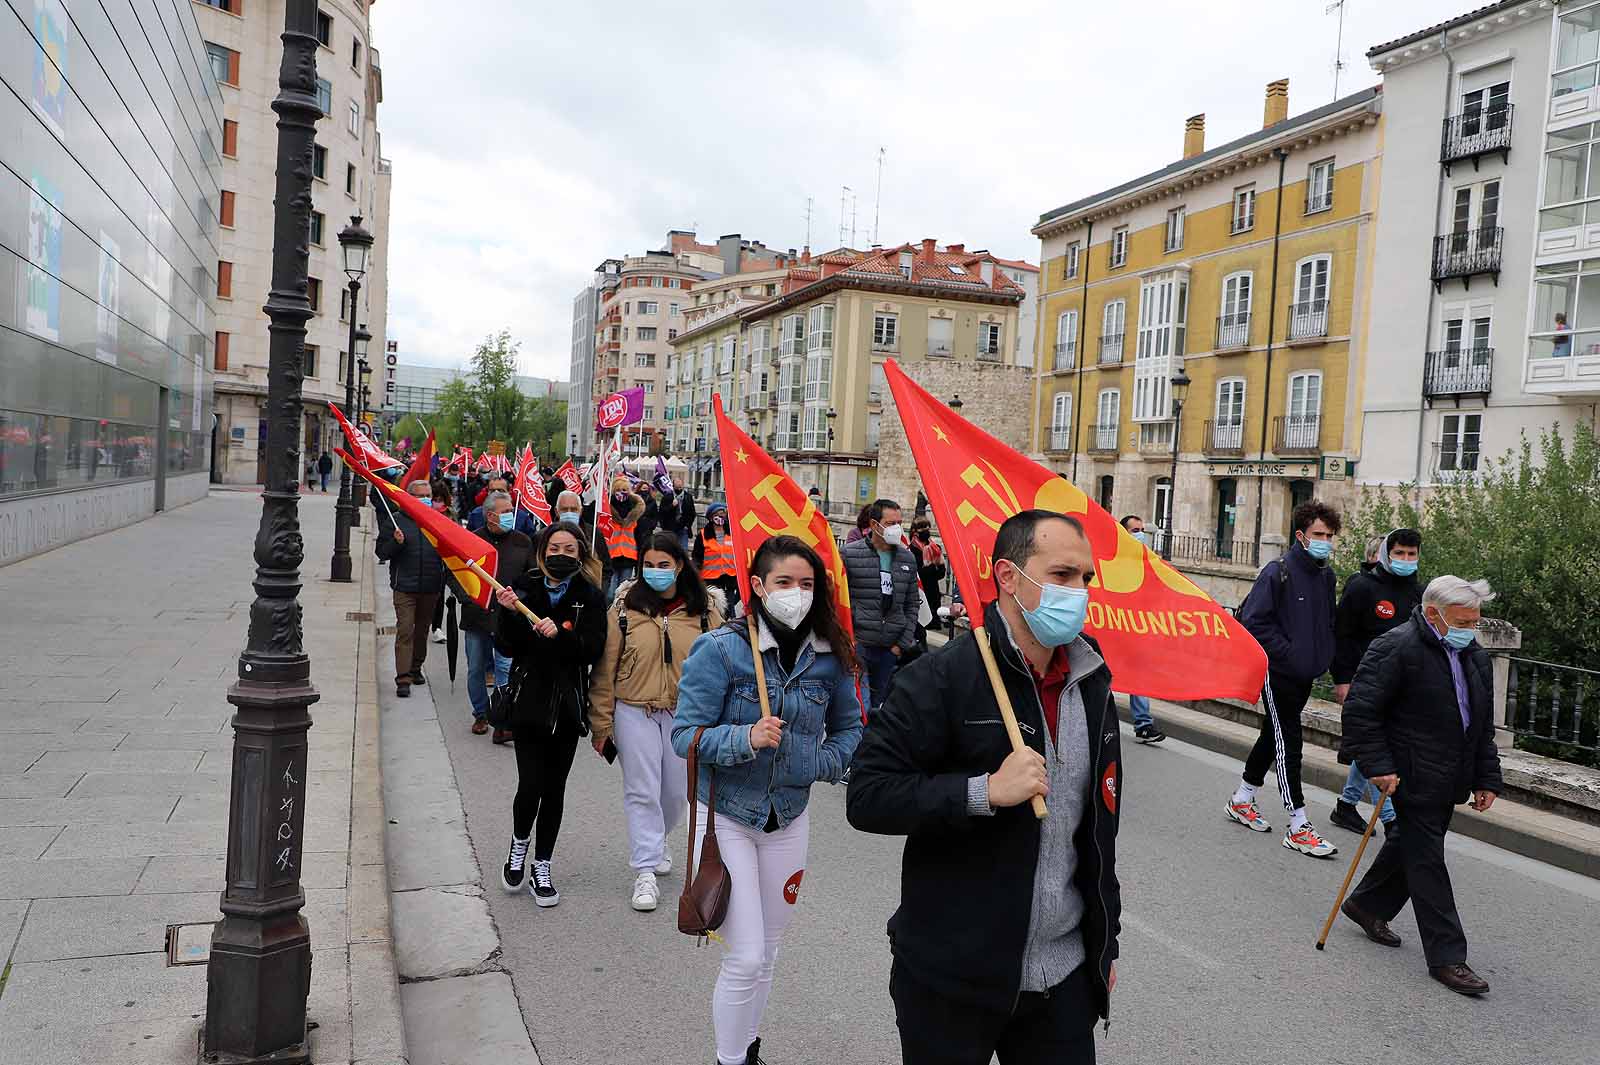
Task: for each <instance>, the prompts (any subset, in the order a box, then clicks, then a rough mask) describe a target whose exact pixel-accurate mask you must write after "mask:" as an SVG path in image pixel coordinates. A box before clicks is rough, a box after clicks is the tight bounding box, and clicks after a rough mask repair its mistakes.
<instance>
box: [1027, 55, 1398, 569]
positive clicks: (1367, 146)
mask: <svg viewBox="0 0 1600 1065" xmlns="http://www.w3.org/2000/svg"><path fill="white" fill-rule="evenodd" d="M1380 104H1381V97H1380V95H1379V94H1378V92H1377V90H1376V89H1367V90H1364V91H1362V92H1359V93H1355V94H1353V95H1351V96H1347V97H1345V98H1343V99H1341V100H1338V101H1335V102H1334V103H1332V104H1329V105H1327V106H1325V107H1321V108H1318V109H1316V110H1314V111H1310V112H1307V113H1305V114H1302V115H1298V116H1295V117H1293V118H1290V117H1289V116H1288V83H1287V82H1286V81H1279V82H1274V83H1272V84H1271V85H1269V86H1268V87H1267V95H1266V101H1265V107H1264V113H1263V126H1262V128H1261V129H1260V130H1258V131H1256V132H1254V133H1251V134H1248V135H1246V136H1244V137H1240V138H1238V139H1236V140H1233V141H1230V142H1228V143H1226V144H1223V145H1221V146H1220V147H1217V148H1212V149H1209V150H1207V149H1206V148H1205V144H1204V138H1205V116H1204V115H1196V116H1194V117H1193V118H1191V119H1189V120H1188V123H1187V126H1186V129H1185V137H1184V157H1183V158H1182V159H1180V160H1179V161H1177V162H1175V163H1173V164H1171V165H1169V166H1167V167H1164V168H1163V169H1161V170H1158V171H1156V172H1154V173H1151V174H1146V175H1144V176H1142V177H1138V178H1135V179H1133V180H1132V181H1129V182H1126V183H1124V184H1122V185H1119V186H1117V187H1115V188H1112V189H1108V190H1106V191H1104V192H1100V193H1096V194H1094V195H1092V196H1088V197H1086V198H1084V199H1081V200H1078V201H1076V202H1074V203H1071V204H1068V205H1067V206H1065V207H1061V208H1058V209H1056V210H1054V211H1051V212H1049V213H1047V214H1045V215H1044V216H1042V217H1041V218H1040V220H1039V222H1038V224H1037V225H1036V226H1035V227H1034V229H1033V232H1034V234H1035V235H1037V236H1038V237H1039V238H1040V241H1041V265H1042V267H1043V272H1042V275H1041V276H1042V278H1043V280H1042V281H1041V295H1040V314H1039V344H1038V350H1039V359H1038V365H1037V366H1036V377H1035V382H1036V384H1035V396H1034V408H1033V419H1034V434H1033V439H1034V444H1035V447H1036V448H1037V449H1038V450H1039V451H1040V452H1042V453H1043V455H1044V457H1045V461H1046V462H1047V463H1048V464H1049V465H1050V466H1051V468H1053V469H1055V470H1057V471H1059V472H1060V473H1061V474H1062V475H1064V476H1066V477H1068V478H1069V479H1071V480H1072V481H1073V482H1074V483H1075V484H1077V485H1078V487H1079V488H1081V489H1083V490H1084V491H1085V492H1086V493H1088V494H1089V495H1090V497H1091V498H1094V499H1096V500H1097V501H1099V503H1100V504H1101V506H1103V507H1105V508H1107V509H1108V510H1110V511H1112V512H1113V513H1115V514H1118V515H1119V516H1120V515H1122V514H1125V513H1136V514H1139V515H1141V516H1143V517H1144V518H1145V519H1146V521H1147V522H1148V523H1149V524H1150V525H1151V526H1153V527H1156V528H1158V529H1160V530H1162V531H1163V532H1164V533H1165V534H1167V535H1170V536H1171V537H1172V539H1171V542H1170V544H1169V545H1167V546H1169V547H1170V548H1171V549H1172V551H1173V554H1174V557H1175V558H1177V559H1179V560H1182V561H1190V562H1202V563H1222V564H1227V563H1235V564H1239V565H1255V564H1256V563H1257V561H1258V557H1259V556H1258V551H1257V548H1258V546H1259V545H1267V546H1268V547H1270V546H1271V545H1281V544H1283V543H1284V542H1285V540H1286V539H1287V537H1288V535H1289V514H1290V511H1291V510H1292V508H1293V506H1294V504H1296V503H1297V502H1300V501H1301V500H1304V499H1307V498H1310V497H1312V496H1321V497H1324V498H1330V497H1331V498H1333V499H1335V500H1338V499H1340V498H1341V497H1342V496H1343V495H1344V494H1345V488H1346V485H1347V478H1348V476H1349V469H1350V464H1351V462H1352V460H1353V459H1354V457H1355V455H1356V448H1357V446H1358V443H1359V437H1358V430H1359V425H1360V399H1361V378H1362V351H1361V346H1360V342H1359V338H1360V337H1362V336H1363V335H1364V330H1365V324H1364V323H1365V319H1366V307H1365V305H1364V300H1363V298H1362V295H1361V294H1362V293H1364V292H1366V291H1367V289H1368V278H1369V276H1370V273H1371V269H1372V265H1371V258H1372V244H1373V242H1372V216H1373V212H1374V210H1375V208H1376V201H1377V193H1378V186H1377V167H1376V165H1375V164H1376V160H1377V158H1378V153H1379V150H1380V142H1379V128H1378V127H1379V109H1380ZM1179 372H1182V373H1184V374H1186V375H1187V378H1188V381H1189V384H1188V386H1187V390H1186V393H1185V395H1184V396H1182V397H1181V418H1179V419H1177V421H1178V422H1181V428H1180V430H1179V432H1178V435H1177V439H1176V444H1175V443H1174V425H1175V419H1174V413H1175V411H1174V405H1173V386H1172V379H1173V378H1174V376H1175V375H1176V374H1178V373H1179ZM1174 469H1175V470H1176V487H1177V491H1176V495H1174V494H1173V484H1174ZM1169 509H1170V510H1171V511H1172V515H1173V516H1172V519H1171V521H1170V522H1169V521H1168V511H1169Z"/></svg>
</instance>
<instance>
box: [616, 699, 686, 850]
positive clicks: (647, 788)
mask: <svg viewBox="0 0 1600 1065" xmlns="http://www.w3.org/2000/svg"><path fill="white" fill-rule="evenodd" d="M612 729H613V730H614V731H615V733H616V741H617V758H618V760H619V761H621V762H622V809H623V812H624V813H626V814H627V815H628V851H629V856H628V860H629V863H630V864H631V865H632V866H633V868H634V870H635V871H636V872H640V873H642V872H644V871H645V870H646V869H654V868H655V867H656V866H657V865H659V864H660V863H661V859H662V857H663V856H664V855H665V854H666V851H665V849H664V848H665V847H666V842H667V833H669V832H671V831H672V830H673V829H675V828H677V827H678V826H679V825H681V824H683V815H684V814H685V813H686V812H687V807H686V805H685V796H686V795H687V794H688V788H689V764H688V763H687V762H685V761H684V760H683V759H682V758H679V757H678V755H677V752H676V751H674V750H673V749H672V715H671V714H670V713H668V712H667V711H665V710H658V711H657V712H655V713H653V714H647V713H645V712H644V711H643V710H641V709H639V708H638V707H637V706H634V705H633V704H632V703H624V702H621V701H619V702H618V703H617V710H616V716H615V719H614V721H613V722H612Z"/></svg>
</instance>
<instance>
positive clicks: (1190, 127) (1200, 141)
mask: <svg viewBox="0 0 1600 1065" xmlns="http://www.w3.org/2000/svg"><path fill="white" fill-rule="evenodd" d="M1205 150H1206V116H1205V115H1203V114H1202V115H1194V116H1193V117H1191V118H1190V119H1189V121H1187V122H1185V123H1184V124H1183V157H1184V158H1185V159H1193V158H1194V157H1195V156H1197V155H1199V154H1200V153H1201V152H1203V151H1205Z"/></svg>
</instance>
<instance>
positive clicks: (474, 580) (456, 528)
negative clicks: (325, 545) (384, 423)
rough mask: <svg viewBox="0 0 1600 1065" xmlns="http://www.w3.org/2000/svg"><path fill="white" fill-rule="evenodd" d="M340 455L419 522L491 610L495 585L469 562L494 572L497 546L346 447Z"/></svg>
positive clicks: (460, 579)
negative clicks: (364, 462)
mask: <svg viewBox="0 0 1600 1065" xmlns="http://www.w3.org/2000/svg"><path fill="white" fill-rule="evenodd" d="M336 454H338V456H339V457H340V458H341V459H343V460H344V463H345V465H347V466H349V467H350V468H351V469H352V470H354V471H356V472H357V473H359V474H360V475H361V476H363V477H365V478H366V479H367V480H369V481H371V482H372V487H373V488H374V489H376V490H377V491H378V492H380V493H382V495H383V496H384V498H385V499H386V500H387V501H388V503H389V505H390V506H391V507H393V508H395V509H396V510H399V511H401V512H403V513H404V514H405V516H406V517H408V518H410V519H411V520H412V521H414V522H416V523H417V528H419V529H421V530H422V535H423V536H426V537H427V538H428V543H430V544H432V545H433V549H434V550H435V551H437V552H439V558H440V559H441V560H443V562H444V565H445V568H446V569H448V570H449V571H450V573H451V574H452V575H453V576H454V577H455V579H456V583H457V584H459V585H460V586H461V590H462V591H463V592H465V593H466V594H467V597H468V598H470V599H471V600H472V602H474V603H476V604H477V605H478V606H479V607H481V608H483V609H484V610H488V609H489V607H490V606H491V605H492V604H493V601H494V588H493V587H492V586H490V584H489V582H488V581H486V580H484V579H483V578H482V577H479V576H478V575H477V574H476V573H474V572H473V571H472V568H471V567H470V566H469V565H468V564H467V563H468V562H469V561H471V562H476V563H477V564H478V565H479V566H481V567H482V568H483V570H484V572H486V573H493V572H494V571H495V566H496V564H497V562H498V556H497V555H496V554H495V549H494V545H492V544H490V543H489V542H488V541H487V540H484V539H483V538H482V537H480V536H478V535H477V534H476V533H470V532H468V531H467V530H466V529H465V528H463V527H462V526H460V525H457V524H456V523H455V522H453V521H451V520H450V519H449V517H447V516H446V515H444V514H441V513H439V512H438V511H437V510H434V509H433V508H432V507H430V506H428V505H427V504H425V503H423V502H421V501H419V500H418V499H417V497H416V496H414V495H411V494H410V493H409V492H406V491H404V490H402V489H401V488H399V487H397V486H395V485H392V484H390V483H389V482H388V481H386V480H384V479H383V478H382V477H379V476H378V475H377V474H375V473H373V472H372V471H371V470H369V469H367V468H366V467H365V466H363V465H361V463H359V462H357V461H356V460H355V459H354V458H352V457H351V455H350V453H349V452H347V451H345V450H344V449H343V448H340V449H337V451H336Z"/></svg>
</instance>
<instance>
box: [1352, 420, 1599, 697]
mask: <svg viewBox="0 0 1600 1065" xmlns="http://www.w3.org/2000/svg"><path fill="white" fill-rule="evenodd" d="M1536 454H1537V456H1538V459H1537V460H1535V455H1536ZM1416 496H1417V492H1416V490H1415V487H1414V486H1411V485H1402V486H1400V488H1399V489H1376V490H1372V491H1369V492H1368V493H1366V494H1365V496H1364V497H1363V498H1362V499H1361V500H1359V501H1358V503H1357V505H1356V507H1355V508H1354V511H1353V513H1352V514H1351V515H1349V520H1348V521H1347V522H1346V525H1345V536H1344V537H1342V541H1343V542H1342V545H1341V549H1340V555H1339V558H1338V563H1339V570H1340V572H1344V573H1349V572H1354V570H1355V569H1356V566H1357V564H1358V563H1359V562H1360V553H1361V551H1362V550H1364V549H1365V546H1366V542H1367V540H1369V539H1370V538H1371V537H1373V536H1377V535H1382V534H1383V533H1386V532H1388V531H1389V530H1391V529H1394V528H1397V527H1399V526H1411V527H1413V528H1416V529H1419V530H1420V531H1421V532H1422V565H1421V568H1420V570H1419V574H1418V577H1419V579H1420V580H1422V581H1424V582H1426V581H1428V580H1429V579H1431V578H1433V577H1436V576H1438V575H1439V574H1441V573H1454V574H1456V575H1457V576H1461V577H1466V578H1468V579H1475V578H1478V577H1486V578H1488V580H1489V583H1490V584H1492V585H1493V586H1494V588H1495V591H1496V592H1497V593H1498V598H1497V599H1495V601H1494V602H1492V603H1490V604H1489V606H1488V608H1487V609H1486V611H1485V613H1487V614H1489V615H1491V616H1494V617H1500V618H1504V619H1505V620H1507V621H1509V622H1511V623H1512V624H1513V625H1516V626H1517V627H1518V628H1519V629H1521V630H1522V654H1523V655H1525V656H1527V657H1530V658H1540V659H1544V660H1546V661H1550V662H1557V663H1561V664H1564V665H1574V666H1586V667H1592V666H1593V664H1594V657H1595V652H1594V649H1595V648H1596V647H1600V611H1596V610H1595V609H1594V604H1595V603H1597V602H1600V565H1597V564H1596V562H1597V557H1596V551H1595V547H1594V542H1593V539H1592V538H1593V536H1594V534H1595V530H1596V529H1600V440H1597V439H1596V436H1595V432H1594V430H1593V429H1592V428H1591V427H1589V426H1588V425H1587V424H1581V423H1580V424H1579V426H1578V428H1577V431H1576V433H1575V434H1574V436H1573V438H1572V439H1571V440H1570V441H1568V440H1566V439H1565V438H1564V437H1563V436H1562V434H1561V432H1560V430H1559V429H1555V428H1552V429H1550V430H1548V431H1546V432H1544V433H1542V434H1541V436H1540V439H1539V443H1538V445H1537V447H1536V446H1535V445H1534V444H1533V443H1532V442H1531V441H1529V440H1527V439H1524V440H1523V442H1522V445H1521V446H1520V447H1519V448H1516V449H1513V450H1512V451H1509V452H1507V453H1506V454H1505V455H1503V456H1501V457H1500V458H1498V459H1488V460H1486V461H1485V462H1484V468H1483V470H1482V471H1481V472H1480V473H1479V474H1478V476H1477V477H1475V478H1462V479H1460V480H1455V481H1451V482H1449V483H1446V484H1442V485H1440V486H1438V487H1437V488H1435V489H1434V490H1433V492H1432V494H1431V495H1430V496H1429V497H1428V499H1427V500H1426V502H1425V503H1424V504H1423V505H1422V508H1421V510H1420V512H1419V510H1418V509H1417V507H1416V505H1415V504H1414V503H1413V502H1412V500H1414V499H1415V498H1416Z"/></svg>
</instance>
